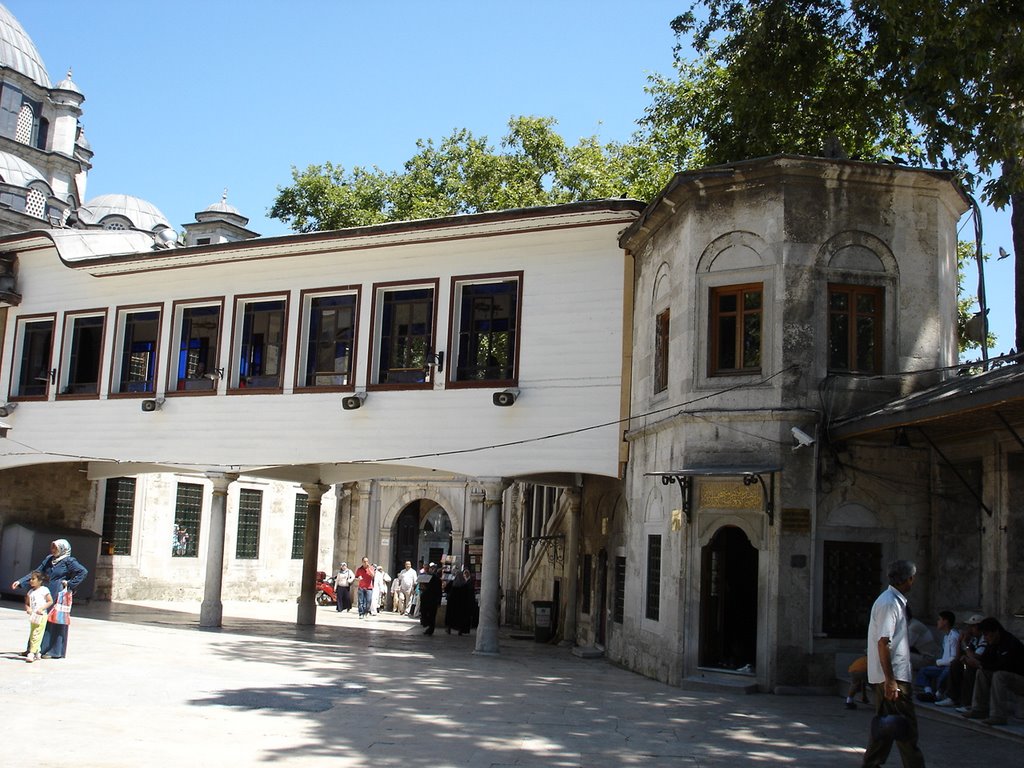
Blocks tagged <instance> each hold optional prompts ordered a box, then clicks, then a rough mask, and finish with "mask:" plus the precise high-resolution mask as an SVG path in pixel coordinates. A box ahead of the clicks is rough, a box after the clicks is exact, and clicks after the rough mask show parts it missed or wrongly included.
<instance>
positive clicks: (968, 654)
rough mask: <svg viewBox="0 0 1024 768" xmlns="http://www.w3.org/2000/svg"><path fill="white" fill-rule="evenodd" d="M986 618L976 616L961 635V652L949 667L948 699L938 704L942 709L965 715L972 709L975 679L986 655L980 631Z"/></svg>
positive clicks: (970, 619)
mask: <svg viewBox="0 0 1024 768" xmlns="http://www.w3.org/2000/svg"><path fill="white" fill-rule="evenodd" d="M984 618H985V617H984V616H982V615H980V614H977V613H976V614H974V615H973V616H971V618H969V619H968V620H967V623H966V624H965V625H964V631H963V632H961V633H960V643H959V650H958V651H957V655H956V658H955V659H953V663H952V664H951V665H950V666H949V684H948V685H947V686H946V697H947V698H945V699H942V700H941V701H938V702H936V703H937V704H938V705H939V706H940V707H949V706H953V707H956V711H957V712H960V713H963V712H968V711H970V709H971V696H973V695H974V677H975V675H977V674H978V669H979V668H980V667H981V657H982V656H983V655H984V654H985V636H984V635H982V634H981V632H979V631H978V625H979V624H981V622H982V621H983V620H984Z"/></svg>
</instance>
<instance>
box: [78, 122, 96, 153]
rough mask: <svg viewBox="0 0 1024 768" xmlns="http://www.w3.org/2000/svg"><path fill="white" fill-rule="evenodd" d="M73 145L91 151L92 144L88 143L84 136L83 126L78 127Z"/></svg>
mask: <svg viewBox="0 0 1024 768" xmlns="http://www.w3.org/2000/svg"><path fill="white" fill-rule="evenodd" d="M75 146H76V147H81V148H82V149H87V150H89V151H90V152H92V144H90V143H89V140H88V139H87V138H85V128H82V127H81V126H79V128H78V138H76V139H75Z"/></svg>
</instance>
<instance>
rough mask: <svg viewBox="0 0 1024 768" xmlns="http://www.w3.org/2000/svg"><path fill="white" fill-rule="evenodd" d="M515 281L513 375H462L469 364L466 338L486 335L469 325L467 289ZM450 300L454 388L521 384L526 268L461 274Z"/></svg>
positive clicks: (449, 381)
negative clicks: (465, 309)
mask: <svg viewBox="0 0 1024 768" xmlns="http://www.w3.org/2000/svg"><path fill="white" fill-rule="evenodd" d="M513 283H514V284H515V292H514V293H515V307H514V311H513V312H512V317H511V318H510V324H511V327H510V328H508V329H507V331H506V332H507V333H508V334H509V335H510V336H511V349H510V350H509V356H510V360H509V366H508V367H509V368H510V369H511V376H509V377H508V378H503V379H480V378H459V371H460V369H461V368H463V367H466V366H464V365H463V353H464V350H463V340H464V338H467V337H469V338H479V337H481V336H483V335H484V334H480V333H474V331H473V329H471V328H469V329H467V323H468V322H470V320H471V319H469V320H467V318H466V317H465V316H464V314H463V311H462V310H463V303H464V302H463V297H464V295H465V289H466V288H472V287H475V286H480V285H509V284H513ZM449 302H450V303H449V312H448V317H449V318H451V326H450V328H449V333H448V350H449V359H448V360H447V361H446V362H445V365H446V366H447V386H449V387H451V388H452V389H459V388H470V387H514V386H517V384H518V382H519V344H520V328H521V327H522V310H523V272H522V271H518V272H503V273H498V274H489V275H457V276H455V277H452V280H451V292H450V296H449Z"/></svg>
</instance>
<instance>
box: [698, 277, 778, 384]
mask: <svg viewBox="0 0 1024 768" xmlns="http://www.w3.org/2000/svg"><path fill="white" fill-rule="evenodd" d="M755 292H756V293H759V294H760V296H761V301H760V305H759V306H758V308H757V309H756V310H747V309H745V308H744V301H743V299H744V297H745V296H746V295H747V294H749V293H755ZM728 295H735V296H736V311H735V312H734V313H723V312H721V311H720V310H719V299H720V298H721V297H723V296H728ZM708 303H709V304H710V307H709V312H708V317H709V320H708V338H709V344H708V375H709V376H736V375H757V374H760V373H761V371H762V366H763V365H764V328H765V323H764V308H765V295H764V283H763V282H762V283H744V284H742V285H722V286H715V287H712V288H711V289H710V290H709V292H708ZM751 315H756V316H757V317H758V319H759V323H758V332H759V334H760V339H759V345H758V362H757V366H756V367H754V366H744V365H743V351H744V346H745V345H744V341H745V338H746V335H745V322H744V320H745V319H746V318H747V317H748V316H751ZM728 316H732V317H734V322H735V339H736V342H735V348H734V349H733V354H734V356H735V359H736V361H737V362H738V363H739V367H738V368H723V367H721V360H720V358H721V349H720V343H721V342H720V339H719V335H718V334H719V320H720V319H721V318H723V317H728Z"/></svg>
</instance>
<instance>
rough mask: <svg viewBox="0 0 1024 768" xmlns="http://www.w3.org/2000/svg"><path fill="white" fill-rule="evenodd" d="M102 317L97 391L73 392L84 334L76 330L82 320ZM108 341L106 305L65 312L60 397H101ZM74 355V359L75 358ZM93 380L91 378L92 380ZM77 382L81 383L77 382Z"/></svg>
mask: <svg viewBox="0 0 1024 768" xmlns="http://www.w3.org/2000/svg"><path fill="white" fill-rule="evenodd" d="M90 319H99V321H100V322H99V349H98V350H97V353H96V391H95V392H71V391H69V390H70V389H71V387H72V386H73V385H72V383H71V376H72V374H75V373H76V372H77V370H78V365H79V363H80V360H78V359H77V358H78V355H79V354H80V346H79V345H80V341H81V337H80V336H79V335H78V333H77V332H76V326H77V322H78V321H79V320H90ZM106 344H107V309H106V307H100V308H97V309H85V310H75V311H74V312H65V313H64V323H63V333H62V336H61V350H60V364H59V365H58V366H57V399H59V400H98V399H99V396H100V390H101V389H102V388H103V358H104V356H105V354H106ZM72 358H75V359H72ZM89 383H92V382H89ZM77 385H79V386H80V385H81V382H78V383H77Z"/></svg>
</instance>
